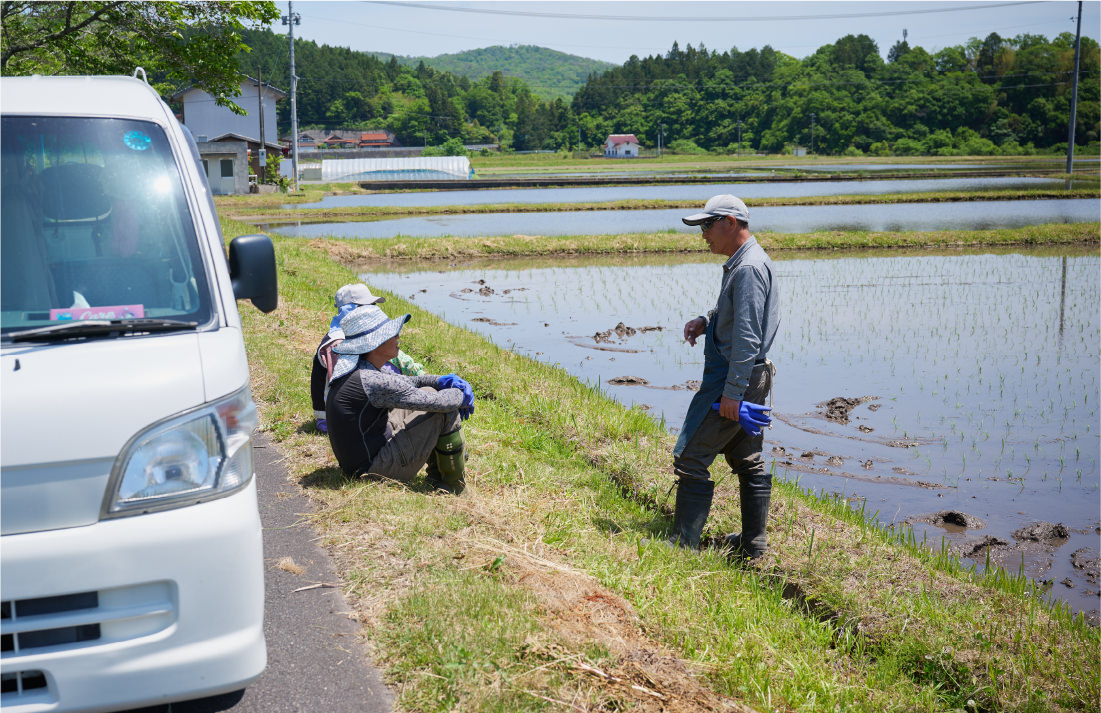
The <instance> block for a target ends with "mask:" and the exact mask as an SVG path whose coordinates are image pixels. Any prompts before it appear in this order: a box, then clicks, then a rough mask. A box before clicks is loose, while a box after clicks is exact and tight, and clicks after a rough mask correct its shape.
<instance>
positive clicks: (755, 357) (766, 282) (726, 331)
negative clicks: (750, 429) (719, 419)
mask: <svg viewBox="0 0 1101 713" xmlns="http://www.w3.org/2000/svg"><path fill="white" fill-rule="evenodd" d="M706 319H707V320H708V322H709V323H710V322H714V335H715V336H714V339H715V347H716V348H717V349H718V351H719V353H720V354H721V355H722V356H723V357H725V358H726V360H727V361H728V362H729V363H730V368H729V371H728V372H727V377H726V386H725V387H723V396H725V397H727V398H728V399H734V400H736V401H741V400H742V397H743V396H744V395H745V390H746V388H747V387H748V386H749V376H750V373H751V372H752V371H753V365H754V364H755V363H757V362H760V361H763V360H764V359H765V357H766V356H768V351H769V349H771V348H772V342H773V340H775V339H776V329H777V327H778V326H779V325H780V288H779V285H778V284H777V282H776V275H775V272H774V271H773V267H772V260H771V259H769V257H768V254H767V253H766V252H765V251H764V249H763V248H762V247H761V246H760V245H759V244H758V243H757V239H756V238H754V237H752V236H750V238H749V240H747V241H746V242H745V243H744V244H743V245H742V246H741V247H740V248H738V251H737V252H736V253H734V254H733V255H731V256H730V259H729V260H727V261H726V263H725V264H724V265H723V281H722V289H721V290H720V291H719V299H718V301H717V302H716V303H715V308H714V309H713V310H711V311H710V312H708V313H707V317H706Z"/></svg>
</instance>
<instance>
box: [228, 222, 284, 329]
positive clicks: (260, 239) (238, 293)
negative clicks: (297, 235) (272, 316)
mask: <svg viewBox="0 0 1101 713" xmlns="http://www.w3.org/2000/svg"><path fill="white" fill-rule="evenodd" d="M229 277H230V280H231V281H232V283H233V296H234V297H236V298H237V299H239V300H252V303H253V304H254V305H256V308H257V309H259V310H260V311H261V312H271V311H272V310H273V309H275V308H276V307H277V306H278V305H279V286H278V283H277V280H276V276H275V246H274V245H273V244H272V242H271V238H269V237H268V236H266V235H242V236H240V237H237V238H234V239H233V241H232V242H230V244H229Z"/></svg>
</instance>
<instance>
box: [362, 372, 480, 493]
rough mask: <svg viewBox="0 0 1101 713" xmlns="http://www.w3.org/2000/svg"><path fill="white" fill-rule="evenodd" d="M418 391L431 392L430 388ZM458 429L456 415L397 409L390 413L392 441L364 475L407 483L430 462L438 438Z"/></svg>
mask: <svg viewBox="0 0 1101 713" xmlns="http://www.w3.org/2000/svg"><path fill="white" fill-rule="evenodd" d="M421 388H424V389H432V387H430V386H424V387H421ZM432 391H435V389H432ZM461 426H462V419H461V418H459V412H458V411H448V412H446V413H440V412H431V411H410V410H408V409H400V408H396V409H394V410H392V411H391V412H390V430H391V432H392V433H393V437H392V438H391V439H390V440H388V441H387V442H386V445H385V446H383V447H382V450H380V451H379V452H378V455H377V456H375V459H374V460H373V461H371V465H370V466H369V467H368V468H367V469H366V470H365V471H364V474H367V475H381V476H383V477H385V478H392V479H393V480H400V481H402V482H408V481H410V480H412V479H413V476H415V475H416V474H417V473H418V472H420V469H421V468H422V467H423V466H424V464H425V463H427V462H428V459H429V458H435V453H433V451H434V450H435V448H436V441H437V440H439V438H440V436H442V435H444V434H447V433H453V432H455V431H457V430H459V428H460V427H461Z"/></svg>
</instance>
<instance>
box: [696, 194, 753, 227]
mask: <svg viewBox="0 0 1101 713" xmlns="http://www.w3.org/2000/svg"><path fill="white" fill-rule="evenodd" d="M724 215H732V216H734V217H735V218H737V219H738V220H740V221H742V222H743V223H747V224H748V223H749V208H746V207H745V203H743V202H742V199H741V198H738V197H737V196H732V195H730V194H729V193H724V194H723V195H721V196H713V197H712V198H711V200H709V201H707V204H706V205H704V207H703V212H702V213H696V214H694V215H690V216H688V217H687V218H681V220H682V221H684V224H685V225H699V224H700V223H702V222H703V221H705V220H707V219H708V218H716V217H719V216H724Z"/></svg>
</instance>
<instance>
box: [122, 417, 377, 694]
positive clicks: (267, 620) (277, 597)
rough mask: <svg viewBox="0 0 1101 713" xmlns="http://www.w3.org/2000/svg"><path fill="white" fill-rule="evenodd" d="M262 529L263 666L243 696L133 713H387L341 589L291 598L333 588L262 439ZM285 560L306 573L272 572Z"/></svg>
mask: <svg viewBox="0 0 1101 713" xmlns="http://www.w3.org/2000/svg"><path fill="white" fill-rule="evenodd" d="M254 454H255V455H254V457H255V463H256V478H257V486H258V490H259V497H260V519H261V521H262V522H263V524H264V564H265V568H264V569H265V576H264V584H265V594H264V635H265V636H266V637H267V642H268V667H267V670H266V671H264V673H263V675H261V676H260V678H259V679H258V680H257V681H256V682H255V683H253V684H252V685H251V686H249V687H248V688H247V689H245V691H244V692H243V693H241V692H238V693H234V694H229V695H226V696H217V697H215V698H207V699H203V700H201V701H189V702H187V703H176V704H173V705H162V706H153V707H149V708H142V709H141V710H140V711H132V713H216V712H218V711H230V712H231V713H300V712H301V713H306V712H308V713H319V712H321V711H324V712H325V713H387V712H388V711H390V709H391V705H392V696H391V695H390V692H389V690H388V689H387V688H386V686H385V685H383V683H382V679H381V677H380V675H379V672H378V671H377V670H376V669H374V668H372V667H371V666H370V665H369V664H368V663H367V660H366V656H365V653H364V650H363V646H362V644H361V643H360V641H359V638H358V631H359V624H357V623H356V622H354V621H352V620H350V619H349V618H348V617H347V614H348V612H349V611H350V610H349V608H348V604H347V602H345V600H344V597H343V596H342V595H341V593H340V590H339V589H335V588H327V587H326V588H317V589H309V590H306V591H301V592H295V591H294V590H296V589H298V588H300V587H306V586H309V585H311V584H314V583H316V582H337V581H338V580H337V575H336V573H335V572H334V571H333V568H332V563H331V562H330V560H329V556H328V554H327V553H326V552H325V551H324V550H323V549H321V547H319V546H318V545H317V544H316V543H315V539H316V537H317V535H316V533H315V532H314V531H313V530H312V528H310V526H309V525H308V524H305V523H303V522H302V517H301V514H302V513H308V512H310V510H311V507H310V503H309V500H308V499H307V498H306V496H305V495H303V494H302V493H301V491H300V490H299V489H298V488H297V487H296V486H294V485H292V484H291V483H290V482H288V481H287V472H286V470H285V469H284V468H283V466H282V465H281V464H280V463H279V452H278V451H277V450H276V449H275V447H274V446H273V445H271V444H270V443H269V442H268V441H267V439H266V438H264V437H262V436H260V437H258V438H257V440H256V449H255V451H254ZM284 557H291V558H292V559H293V560H294V562H295V564H298V565H300V566H302V567H304V568H305V569H306V571H305V572H303V573H302V574H292V573H291V572H287V571H285V570H283V569H280V568H279V567H277V566H276V563H277V562H278V561H279V560H281V559H282V558H284Z"/></svg>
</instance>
